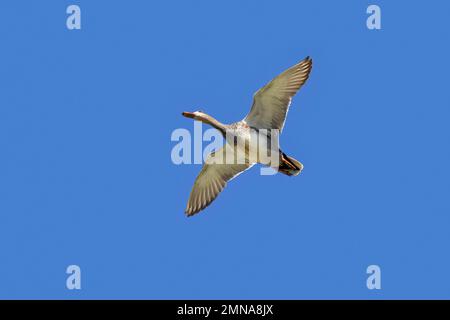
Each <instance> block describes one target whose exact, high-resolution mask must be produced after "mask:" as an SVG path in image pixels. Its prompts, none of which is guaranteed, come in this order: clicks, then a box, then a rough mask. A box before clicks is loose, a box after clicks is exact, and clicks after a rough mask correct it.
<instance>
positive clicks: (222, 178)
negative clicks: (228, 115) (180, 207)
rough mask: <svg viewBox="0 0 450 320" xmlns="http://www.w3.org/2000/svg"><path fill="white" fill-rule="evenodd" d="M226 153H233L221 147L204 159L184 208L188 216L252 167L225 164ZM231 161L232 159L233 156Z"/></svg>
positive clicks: (212, 199)
mask: <svg viewBox="0 0 450 320" xmlns="http://www.w3.org/2000/svg"><path fill="white" fill-rule="evenodd" d="M225 149H226V150H225ZM226 152H227V153H228V152H231V153H232V152H233V151H232V149H231V148H229V147H222V148H221V149H219V150H217V151H215V152H212V153H211V154H210V155H209V156H208V158H207V159H206V161H205V164H204V165H203V168H202V170H201V171H200V173H199V175H198V176H197V179H196V180H195V183H194V186H193V188H192V191H191V195H190V196H189V201H188V204H187V207H186V214H187V215H188V216H192V215H194V214H196V213H197V212H199V211H201V210H203V209H204V208H206V207H207V206H209V205H210V204H211V202H213V201H214V199H216V197H217V196H218V195H219V193H220V192H221V191H222V190H223V189H224V188H225V186H226V185H227V182H228V181H230V180H231V179H233V178H235V177H236V176H237V175H239V174H240V173H242V172H243V171H245V170H247V169H249V168H250V167H252V166H253V164H248V163H243V164H239V163H234V164H226ZM229 156H230V154H229ZM231 159H234V156H233V157H232V158H231Z"/></svg>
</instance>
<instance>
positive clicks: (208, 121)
mask: <svg viewBox="0 0 450 320" xmlns="http://www.w3.org/2000/svg"><path fill="white" fill-rule="evenodd" d="M198 120H200V121H201V122H203V123H206V124H209V125H210V126H212V127H214V128H216V129H217V130H219V131H220V133H222V134H223V135H224V136H225V134H226V131H227V126H226V125H225V124H223V123H221V122H219V121H217V120H216V119H214V118H213V117H211V116H210V115H208V114H203V115H202V116H200V117H198Z"/></svg>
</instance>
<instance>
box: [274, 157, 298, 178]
mask: <svg viewBox="0 0 450 320" xmlns="http://www.w3.org/2000/svg"><path fill="white" fill-rule="evenodd" d="M302 170H303V165H302V164H301V162H300V161H298V160H295V159H294V158H291V157H289V156H287V155H286V154H285V153H284V152H281V157H280V166H279V167H278V171H279V172H281V173H284V174H285V175H288V176H296V175H298V174H299V173H300V172H301V171H302Z"/></svg>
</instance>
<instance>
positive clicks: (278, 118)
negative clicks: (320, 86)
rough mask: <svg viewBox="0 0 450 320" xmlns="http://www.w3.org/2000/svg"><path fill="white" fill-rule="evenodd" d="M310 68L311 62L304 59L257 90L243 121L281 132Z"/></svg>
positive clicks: (257, 126) (307, 58) (260, 127)
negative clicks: (294, 98)
mask: <svg viewBox="0 0 450 320" xmlns="http://www.w3.org/2000/svg"><path fill="white" fill-rule="evenodd" d="M311 67H312V60H311V59H310V58H309V57H306V58H305V59H304V60H302V61H300V62H299V63H298V64H296V65H295V66H293V67H291V68H289V69H287V70H286V71H284V72H283V73H282V74H280V75H279V76H277V77H276V78H275V79H273V80H272V81H271V82H269V83H268V84H267V85H265V86H264V87H262V88H261V89H259V90H258V91H257V92H256V93H255V94H254V96H253V105H252V108H251V109H250V113H249V114H248V115H247V117H246V118H245V119H244V120H245V121H246V122H247V124H248V125H249V126H251V127H255V128H259V129H278V130H280V132H281V130H282V129H283V126H284V122H285V120H286V115H287V112H288V109H289V105H290V104H291V100H292V97H293V96H294V95H295V94H296V93H297V91H298V90H299V89H300V88H301V86H302V85H303V84H304V83H305V82H306V80H307V79H308V77H309V73H310V72H311Z"/></svg>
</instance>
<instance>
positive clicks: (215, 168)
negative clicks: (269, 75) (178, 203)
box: [183, 57, 312, 216]
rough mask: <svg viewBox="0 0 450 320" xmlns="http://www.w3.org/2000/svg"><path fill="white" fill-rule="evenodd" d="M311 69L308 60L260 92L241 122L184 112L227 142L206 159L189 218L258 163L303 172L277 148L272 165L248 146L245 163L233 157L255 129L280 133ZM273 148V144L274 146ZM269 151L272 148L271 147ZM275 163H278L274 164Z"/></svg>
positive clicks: (289, 172)
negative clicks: (238, 146) (292, 102)
mask: <svg viewBox="0 0 450 320" xmlns="http://www.w3.org/2000/svg"><path fill="white" fill-rule="evenodd" d="M311 67H312V60H311V59H310V58H309V57H306V58H305V59H304V60H302V61H300V62H299V63H297V64H296V65H294V66H292V67H291V68H289V69H287V70H286V71H284V72H283V73H281V74H280V75H278V76H277V77H275V78H274V79H273V80H272V81H270V82H269V83H268V84H266V85H265V86H264V87H262V88H261V89H259V90H258V91H257V92H256V93H255V94H254V96H253V105H252V107H251V109H250V113H249V114H247V116H246V117H245V118H244V119H243V120H241V121H238V122H235V123H232V124H223V123H220V122H219V121H217V120H216V119H214V118H213V117H211V116H210V115H208V114H206V113H204V112H202V111H195V112H183V116H185V117H187V118H192V119H195V120H198V121H201V122H203V123H206V124H208V125H211V126H212V127H214V128H216V129H217V130H219V131H220V133H221V134H222V135H223V136H224V137H225V141H226V142H225V145H224V146H223V147H222V148H220V149H219V150H216V151H213V152H212V153H211V154H210V155H209V156H208V157H207V158H206V160H205V164H204V165H203V168H202V170H201V171H200V174H199V175H198V176H197V179H196V180H195V183H194V186H193V188H192V191H191V194H190V196H189V200H188V203H187V207H186V211H185V212H186V214H187V215H188V216H192V215H194V214H196V213H198V212H200V211H201V210H203V209H205V208H206V207H207V206H209V205H210V204H211V202H213V201H214V199H216V197H217V196H218V195H219V193H220V192H221V191H222V190H223V189H224V188H225V186H226V184H227V182H228V181H229V180H231V179H233V178H234V177H236V176H237V175H239V174H240V173H242V172H244V171H245V170H247V169H249V168H251V167H252V166H253V165H254V164H256V163H261V164H263V165H267V166H271V167H273V168H274V169H276V170H278V172H281V173H283V174H286V175H288V176H296V175H298V174H299V173H300V172H301V171H302V169H303V165H302V164H301V163H300V162H299V161H297V160H295V159H294V158H292V157H289V156H287V155H286V154H285V153H284V152H282V151H281V149H279V148H278V147H277V149H276V151H277V152H278V153H277V158H276V160H277V161H272V162H267V161H262V160H261V159H260V157H259V156H258V155H256V156H254V157H253V156H252V154H250V152H249V148H248V145H247V148H246V149H245V150H244V151H243V152H242V153H241V155H243V156H242V157H243V158H244V159H243V161H236V156H234V155H235V154H238V153H239V152H238V151H237V149H236V148H237V147H236V141H238V140H239V141H241V142H244V145H245V143H248V142H249V140H250V139H251V138H250V137H251V134H250V132H251V131H252V130H256V131H258V132H264V134H267V133H266V132H268V135H269V136H270V132H272V131H274V132H277V133H278V132H279V133H281V130H282V129H283V126H284V123H285V120H286V115H287V112H288V109H289V106H290V104H291V101H292V97H293V96H294V95H295V94H296V93H297V91H298V90H299V89H300V88H301V87H302V85H303V84H304V83H305V82H306V80H307V79H308V77H309V73H310V72H311ZM261 129H265V130H261ZM277 136H278V135H277ZM241 145H242V143H241ZM274 145H275V144H272V146H274ZM276 145H277V144H276ZM268 148H272V147H270V146H269V147H268ZM274 148H275V147H273V148H272V149H274ZM230 155H232V158H233V161H225V162H220V161H217V159H219V158H220V159H225V158H226V159H227V160H228V159H230V158H231V157H229V156H230ZM274 163H276V164H275V165H274Z"/></svg>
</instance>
